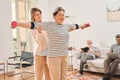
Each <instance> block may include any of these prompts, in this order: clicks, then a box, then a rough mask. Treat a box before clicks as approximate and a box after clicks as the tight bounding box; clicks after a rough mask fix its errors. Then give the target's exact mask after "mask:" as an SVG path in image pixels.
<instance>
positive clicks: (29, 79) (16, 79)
mask: <svg viewBox="0 0 120 80" xmlns="http://www.w3.org/2000/svg"><path fill="white" fill-rule="evenodd" d="M23 71H29V72H34V71H33V68H27V69H24V70H23ZM19 72H20V70H19V69H16V70H15V71H12V72H10V73H7V74H5V79H4V75H3V74H0V80H34V75H33V74H29V73H23V76H22V77H23V78H24V79H22V78H21V75H20V74H18V75H14V76H10V75H12V74H15V73H19ZM68 72H70V71H68ZM86 74H87V75H97V76H100V77H103V76H104V74H99V73H92V72H85V75H86ZM112 78H113V79H112V80H120V76H114V77H112ZM43 80H44V79H43Z"/></svg>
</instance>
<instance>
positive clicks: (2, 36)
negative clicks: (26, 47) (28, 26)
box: [0, 0, 13, 61]
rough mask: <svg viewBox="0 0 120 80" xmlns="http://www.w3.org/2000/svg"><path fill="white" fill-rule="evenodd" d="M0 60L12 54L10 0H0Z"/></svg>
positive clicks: (4, 59)
mask: <svg viewBox="0 0 120 80" xmlns="http://www.w3.org/2000/svg"><path fill="white" fill-rule="evenodd" d="M0 3H1V4H0V10H1V12H0V61H6V60H7V58H8V57H9V56H12V55H13V50H12V29H11V28H10V22H11V0H1V1H0Z"/></svg>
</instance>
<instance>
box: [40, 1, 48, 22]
mask: <svg viewBox="0 0 120 80" xmlns="http://www.w3.org/2000/svg"><path fill="white" fill-rule="evenodd" d="M38 7H39V8H40V10H42V21H49V20H50V19H49V7H48V0H38Z"/></svg>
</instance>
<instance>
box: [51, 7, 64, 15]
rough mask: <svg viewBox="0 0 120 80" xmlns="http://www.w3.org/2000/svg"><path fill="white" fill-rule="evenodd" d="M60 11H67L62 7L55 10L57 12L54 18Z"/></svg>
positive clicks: (54, 13)
mask: <svg viewBox="0 0 120 80" xmlns="http://www.w3.org/2000/svg"><path fill="white" fill-rule="evenodd" d="M59 11H63V12H65V10H64V9H63V8H62V7H57V8H56V9H55V11H54V12H53V16H56V15H57V14H58V12H59Z"/></svg>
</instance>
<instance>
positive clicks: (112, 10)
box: [106, 0, 120, 21]
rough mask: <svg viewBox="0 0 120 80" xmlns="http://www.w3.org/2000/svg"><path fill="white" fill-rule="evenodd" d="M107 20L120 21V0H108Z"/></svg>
mask: <svg viewBox="0 0 120 80" xmlns="http://www.w3.org/2000/svg"><path fill="white" fill-rule="evenodd" d="M106 10H107V21H120V0H107V2H106Z"/></svg>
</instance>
